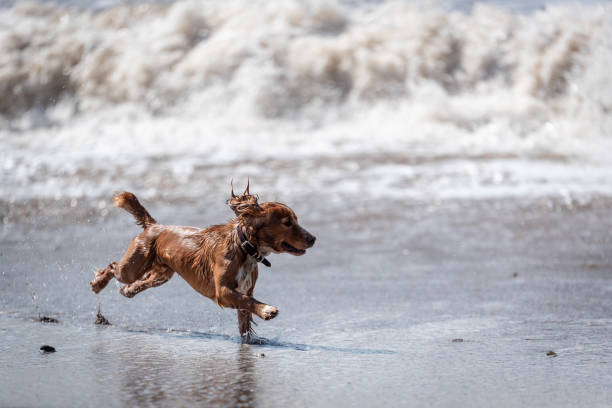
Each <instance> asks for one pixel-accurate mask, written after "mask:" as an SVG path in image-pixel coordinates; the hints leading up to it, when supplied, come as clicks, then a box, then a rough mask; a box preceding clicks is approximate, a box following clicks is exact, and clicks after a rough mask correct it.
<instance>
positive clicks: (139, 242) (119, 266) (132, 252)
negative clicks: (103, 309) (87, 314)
mask: <svg viewBox="0 0 612 408" xmlns="http://www.w3.org/2000/svg"><path fill="white" fill-rule="evenodd" d="M156 237H157V235H156V234H152V233H149V232H147V231H144V232H142V233H141V234H139V235H138V236H137V237H136V238H134V239H133V240H132V242H130V246H129V247H128V249H127V251H125V254H124V255H123V257H122V258H121V260H120V261H119V262H111V263H110V264H109V265H108V266H107V267H106V268H104V269H100V270H98V272H97V273H96V276H95V278H94V280H93V281H91V282H90V283H89V284H90V286H91V290H92V291H93V292H94V293H98V292H100V291H101V290H102V289H104V288H105V287H106V285H108V282H110V280H111V279H112V278H113V277H114V278H115V279H117V280H118V281H119V282H121V283H132V282H135V281H137V280H138V279H140V278H142V276H143V275H144V274H145V272H147V271H148V270H149V269H151V265H153V261H154V259H155V250H154V249H153V243H154V242H155V238H156Z"/></svg>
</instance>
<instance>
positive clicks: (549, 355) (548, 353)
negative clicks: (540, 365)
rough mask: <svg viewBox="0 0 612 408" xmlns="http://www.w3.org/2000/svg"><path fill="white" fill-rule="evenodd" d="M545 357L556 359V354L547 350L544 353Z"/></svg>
mask: <svg viewBox="0 0 612 408" xmlns="http://www.w3.org/2000/svg"><path fill="white" fill-rule="evenodd" d="M546 355H547V356H548V357H557V353H555V352H554V351H552V350H548V351H547V352H546Z"/></svg>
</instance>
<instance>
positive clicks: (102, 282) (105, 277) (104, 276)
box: [89, 262, 117, 293]
mask: <svg viewBox="0 0 612 408" xmlns="http://www.w3.org/2000/svg"><path fill="white" fill-rule="evenodd" d="M116 267H117V262H111V263H110V264H108V266H107V267H106V268H104V269H98V272H96V276H95V277H94V279H93V280H92V281H91V282H89V285H90V286H91V290H92V291H93V292H94V293H99V292H100V291H101V290H102V289H104V288H105V287H106V285H108V282H110V281H111V279H113V278H114V277H115V268H116Z"/></svg>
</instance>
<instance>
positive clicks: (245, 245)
mask: <svg viewBox="0 0 612 408" xmlns="http://www.w3.org/2000/svg"><path fill="white" fill-rule="evenodd" d="M236 232H237V233H238V239H239V240H240V248H242V250H243V251H244V252H246V253H247V254H248V255H249V256H251V257H252V258H254V259H255V260H256V261H257V262H261V263H262V264H264V265H266V266H268V267H270V266H271V264H270V261H268V260H267V259H266V258H264V256H263V255H262V254H260V253H259V251H258V250H257V247H256V246H255V245H253V243H252V242H251V241H249V240H248V239H247V238H246V237H245V236H244V234H243V232H242V230H241V229H240V224H238V225H237V226H236Z"/></svg>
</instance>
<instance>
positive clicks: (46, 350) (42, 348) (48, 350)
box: [40, 344, 55, 353]
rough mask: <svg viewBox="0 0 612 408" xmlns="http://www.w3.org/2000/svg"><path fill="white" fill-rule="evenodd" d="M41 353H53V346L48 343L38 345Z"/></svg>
mask: <svg viewBox="0 0 612 408" xmlns="http://www.w3.org/2000/svg"><path fill="white" fill-rule="evenodd" d="M40 352H41V353H55V348H54V347H51V346H49V345H46V344H45V345H44V346H40Z"/></svg>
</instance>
